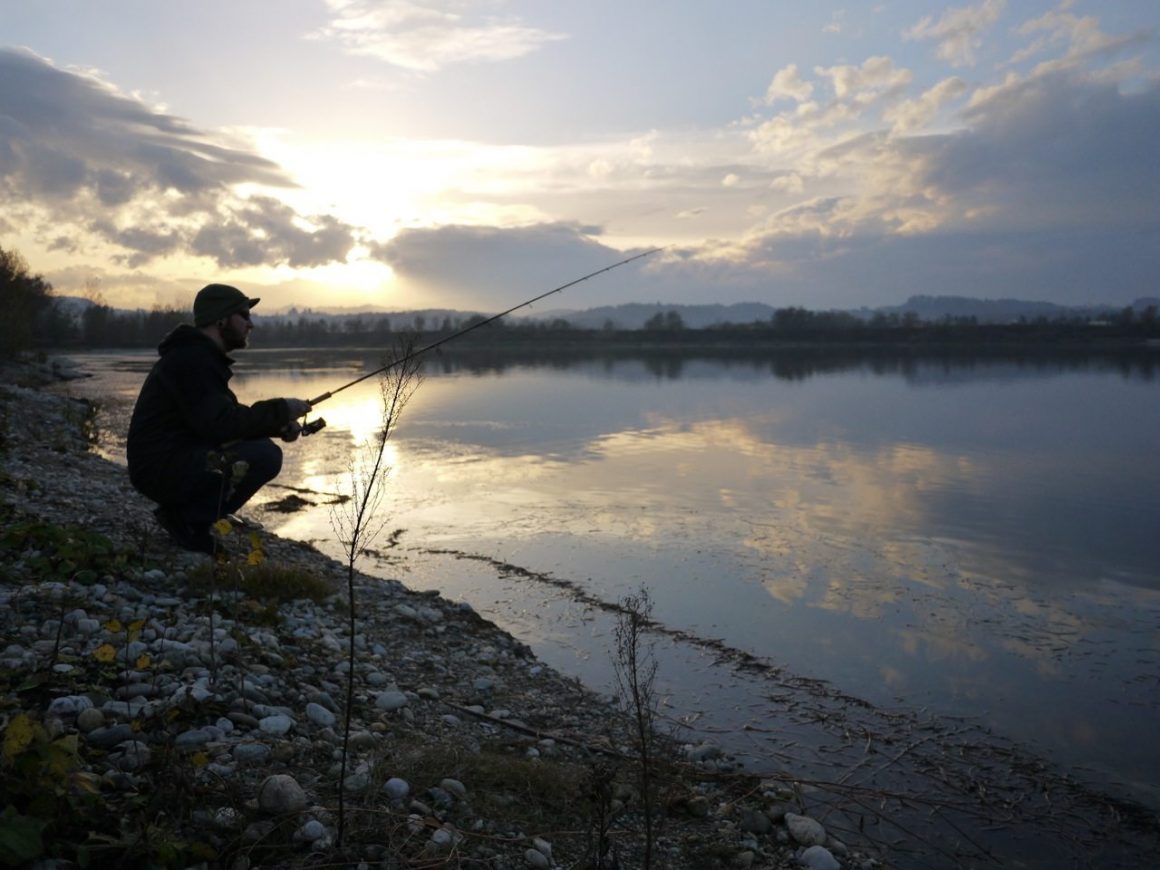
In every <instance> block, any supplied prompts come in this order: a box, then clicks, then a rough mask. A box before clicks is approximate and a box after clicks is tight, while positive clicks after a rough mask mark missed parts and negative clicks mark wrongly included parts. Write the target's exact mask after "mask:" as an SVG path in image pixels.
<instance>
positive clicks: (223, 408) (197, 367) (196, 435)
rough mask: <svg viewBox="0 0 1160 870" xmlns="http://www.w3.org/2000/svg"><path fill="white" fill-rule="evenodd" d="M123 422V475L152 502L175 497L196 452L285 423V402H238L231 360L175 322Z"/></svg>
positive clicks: (276, 431) (263, 435) (195, 332)
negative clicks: (130, 413)
mask: <svg viewBox="0 0 1160 870" xmlns="http://www.w3.org/2000/svg"><path fill="white" fill-rule="evenodd" d="M157 352H158V353H159V354H160V355H161V358H160V359H158V360H157V362H156V363H154V364H153V369H152V370H151V371H150V372H149V375H148V377H146V378H145V383H144V384H143V385H142V387H141V393H140V395H139V396H138V397H137V404H136V406H135V407H134V408H133V418H132V420H131V421H130V423H129V437H128V443H127V445H126V452H127V454H128V460H129V479H130V480H131V481H132V483H133V486H135V487H136V488H137V489H138V490H139V491H140V492H142V493H144V494H145V495H147V496H148V497H149V498H151V499H152V500H153V501H157V502H165V501H166V500H171V499H172V498H173V497H174V496H175V495H177V494H179V493H180V491H181V489H182V488H183V485H184V483H185V481H186V480H187V476H188V474H189V472H190V470H191V468H192V463H193V457H194V455H195V453H196V452H197V451H198V449H199V448H200V449H205V448H213V447H220V446H221V445H223V444H226V443H227V442H229V441H237V440H243V439H251V438H268V437H272V436H274V435H277V434H279V433H280V432H281V431H282V430H283V429H284V428H285V427H286V425H287V424H288V423H289V422H290V408H289V406H288V405H287V404H286V400H285V399H267V400H265V401H262V402H255V403H254V404H253V405H249V406H247V405H243V404H241V403H240V402H238V399H237V397H236V396H235V395H234V394H233V392H232V391H231V390H230V388H229V382H230V378H231V377H232V376H233V372H232V371H231V370H230V366H232V365H233V363H234V361H233V360H232V359H230V357H228V356H226V354H225V353H224V352H223V351H222V350H221V348H219V347H218V346H217V344H215V343H214V341H213V339H211V338H210V337H209V336H207V335H206V334H205V333H203V332H202V331H201V330H199V329H195V328H194V327H192V326H190V325H188V324H182V325H181V326H179V327H177V328H176V329H174V330H173V331H172V332H171V333H169V334H168V335H167V336H165V338H164V339H163V340H162V341H161V344H160V345H159V346H158V348H157Z"/></svg>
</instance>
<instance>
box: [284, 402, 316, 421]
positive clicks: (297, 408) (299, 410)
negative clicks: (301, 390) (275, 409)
mask: <svg viewBox="0 0 1160 870" xmlns="http://www.w3.org/2000/svg"><path fill="white" fill-rule="evenodd" d="M283 401H284V402H285V403H286V407H288V408H289V409H290V419H291V420H297V419H298V418H299V417H305V416H306V414H307V412H308V411H309V410H310V403H309V402H307V401H306V400H305V399H283Z"/></svg>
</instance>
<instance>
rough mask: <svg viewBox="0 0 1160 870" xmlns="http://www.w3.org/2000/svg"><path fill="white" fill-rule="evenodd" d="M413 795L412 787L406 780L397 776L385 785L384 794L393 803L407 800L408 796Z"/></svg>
mask: <svg viewBox="0 0 1160 870" xmlns="http://www.w3.org/2000/svg"><path fill="white" fill-rule="evenodd" d="M410 793H411V785H410V783H408V782H407V781H406V780H405V779H399V777H397V776H392V777H391V778H390V779H388V780H387V781H386V782H384V783H383V794H385V795H386V796H387V798H388V799H390V800H392V801H401V800H404V799H406V797H407V795H409V794H410Z"/></svg>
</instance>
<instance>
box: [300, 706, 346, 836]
mask: <svg viewBox="0 0 1160 870" xmlns="http://www.w3.org/2000/svg"><path fill="white" fill-rule="evenodd" d="M306 718H307V719H309V720H310V721H311V722H313V723H314V724H315V725H317V726H318V727H319V728H329V727H330V726H332V725H333V724H334V723H335V722H337V721H338V717H337V716H335V715H334V714H333V713H331V712H330V711H329V710H327V709H326V708H325V707H323V706H322V705H321V704H315V703H314V702H313V701H311V702H310V703H309V704H307V705H306ZM316 839H317V838H316Z"/></svg>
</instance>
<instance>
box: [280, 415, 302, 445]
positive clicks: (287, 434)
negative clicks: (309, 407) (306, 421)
mask: <svg viewBox="0 0 1160 870" xmlns="http://www.w3.org/2000/svg"><path fill="white" fill-rule="evenodd" d="M303 413H305V412H303ZM301 433H302V426H301V425H299V423H298V421H297V420H291V421H290V422H289V423H287V424H286V428H284V429H283V430H282V433H281V438H282V440H283V441H286V442H290V441H297V440H298V436H299V435H300V434H301Z"/></svg>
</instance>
